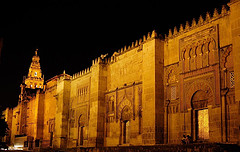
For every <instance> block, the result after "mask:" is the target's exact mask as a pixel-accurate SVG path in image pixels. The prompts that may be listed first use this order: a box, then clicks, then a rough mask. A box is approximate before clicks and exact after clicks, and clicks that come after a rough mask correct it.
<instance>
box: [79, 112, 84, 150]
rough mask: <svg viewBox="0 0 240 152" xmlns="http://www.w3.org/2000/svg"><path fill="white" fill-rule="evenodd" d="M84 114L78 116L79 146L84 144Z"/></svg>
mask: <svg viewBox="0 0 240 152" xmlns="http://www.w3.org/2000/svg"><path fill="white" fill-rule="evenodd" d="M81 117H82V114H81V115H80V116H79V118H78V140H77V146H82V145H83V138H84V136H83V130H84V122H83V120H82V119H81Z"/></svg>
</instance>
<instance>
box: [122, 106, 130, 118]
mask: <svg viewBox="0 0 240 152" xmlns="http://www.w3.org/2000/svg"><path fill="white" fill-rule="evenodd" d="M131 118H132V111H131V108H130V107H129V106H124V107H123V109H122V112H121V120H122V121H129V120H131Z"/></svg>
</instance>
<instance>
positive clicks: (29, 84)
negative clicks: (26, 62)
mask: <svg viewBox="0 0 240 152" xmlns="http://www.w3.org/2000/svg"><path fill="white" fill-rule="evenodd" d="M37 51H38V49H36V51H35V55H34V56H33V58H32V63H31V65H30V68H29V72H28V76H27V78H26V79H25V85H26V88H31V89H36V88H40V89H43V82H44V79H43V77H42V71H41V67H40V62H39V60H40V58H39V56H38V55H37Z"/></svg>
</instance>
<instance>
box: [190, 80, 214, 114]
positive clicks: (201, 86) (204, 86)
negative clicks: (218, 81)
mask: <svg viewBox="0 0 240 152" xmlns="http://www.w3.org/2000/svg"><path fill="white" fill-rule="evenodd" d="M200 90H201V91H204V92H205V93H206V96H207V97H208V100H207V104H208V105H213V104H214V103H213V101H214V98H213V94H214V91H213V89H212V88H211V86H210V85H209V84H208V83H207V82H206V81H205V80H198V81H195V82H193V83H192V85H191V87H190V88H189V89H188V90H187V93H186V96H185V100H186V105H187V107H186V108H187V109H189V108H192V98H193V97H194V95H195V94H196V93H197V92H198V91H200Z"/></svg>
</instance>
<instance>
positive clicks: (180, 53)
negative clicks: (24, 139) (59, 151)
mask: <svg viewBox="0 0 240 152" xmlns="http://www.w3.org/2000/svg"><path fill="white" fill-rule="evenodd" d="M239 3H240V2H239V0H235V1H234V0H233V1H231V3H229V6H230V10H229V9H228V8H226V7H225V6H223V7H222V10H221V11H218V10H217V9H215V10H214V12H213V14H210V13H207V14H206V15H205V17H204V18H203V17H202V16H200V17H199V19H198V20H195V19H193V21H192V22H191V23H189V22H186V24H185V25H184V26H183V25H180V27H179V29H177V28H176V27H175V28H174V30H173V31H172V30H169V34H168V35H167V36H165V38H162V37H161V36H159V35H158V34H157V33H156V32H155V31H153V32H152V33H148V35H147V36H143V39H139V40H137V41H136V42H133V43H132V44H131V45H130V46H128V47H127V46H125V47H124V48H122V49H120V50H118V51H117V52H114V53H113V55H112V56H107V55H101V56H100V57H99V58H97V59H95V60H93V61H92V66H91V67H89V68H87V69H85V70H82V71H80V72H78V73H76V74H73V76H70V75H67V74H66V73H65V72H63V74H60V75H58V76H55V77H53V78H52V79H50V80H48V81H46V83H45V85H44V88H38V89H36V88H31V87H30V88H29V87H28V86H27V87H28V89H30V90H26V89H25V87H26V84H22V85H21V94H20V100H21V101H23V102H20V103H19V105H18V106H17V107H15V108H14V109H13V112H12V113H13V114H12V115H13V116H12V120H11V121H12V130H11V141H12V142H13V141H14V136H15V135H24V134H26V135H27V136H29V137H32V138H33V141H34V140H38V139H39V140H40V141H41V144H42V145H41V146H42V147H49V146H50V147H57V148H65V147H76V146H77V147H101V146H118V145H124V146H128V145H154V144H161V143H175V144H178V143H180V142H181V139H182V136H183V135H190V136H192V138H193V140H194V141H196V142H203V141H204V142H224V143H238V142H239V117H238V116H239V110H240V108H239V95H238V94H239V93H238V90H239V80H238V79H239V72H238V68H236V67H238V64H239V61H240V60H239V59H238V57H239V55H238V53H237V52H239V51H237V50H238V48H239V44H238V43H237V42H238V40H239V30H238V29H239V24H238V23H239V22H238V21H239V13H238V12H239V10H240V9H238V8H239V5H240V4H239ZM26 97H27V98H26ZM24 103H27V104H26V105H25V104H24ZM203 114H204V115H203ZM25 118H27V119H25ZM205 118H206V119H205ZM207 118H208V121H207ZM25 124H26V126H27V127H26V128H23V126H25ZM201 126H205V127H206V128H209V131H206V130H205V131H204V133H202V132H203V131H202V130H203V128H202V127H201Z"/></svg>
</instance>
